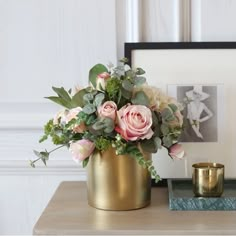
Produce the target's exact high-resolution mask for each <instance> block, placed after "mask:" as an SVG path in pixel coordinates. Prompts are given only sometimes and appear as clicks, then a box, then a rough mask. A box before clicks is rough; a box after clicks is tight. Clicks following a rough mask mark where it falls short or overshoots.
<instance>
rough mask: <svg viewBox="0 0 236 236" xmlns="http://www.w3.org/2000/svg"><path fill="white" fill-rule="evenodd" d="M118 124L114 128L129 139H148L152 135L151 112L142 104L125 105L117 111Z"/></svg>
mask: <svg viewBox="0 0 236 236" xmlns="http://www.w3.org/2000/svg"><path fill="white" fill-rule="evenodd" d="M117 117H118V126H117V127H116V128H115V130H116V131H117V132H118V133H120V134H121V136H122V137H123V138H124V139H126V140H130V141H135V140H139V139H150V138H151V137H152V135H153V131H152V129H151V126H152V113H151V111H150V109H149V108H147V107H146V106H143V105H129V104H128V105H126V106H123V107H122V108H121V109H120V110H119V111H117Z"/></svg>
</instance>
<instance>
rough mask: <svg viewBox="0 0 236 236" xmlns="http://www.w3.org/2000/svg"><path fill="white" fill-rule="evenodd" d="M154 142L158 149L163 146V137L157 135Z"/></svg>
mask: <svg viewBox="0 0 236 236" xmlns="http://www.w3.org/2000/svg"><path fill="white" fill-rule="evenodd" d="M154 142H155V144H156V145H157V148H158V149H161V148H162V142H161V139H160V138H159V137H155V138H154Z"/></svg>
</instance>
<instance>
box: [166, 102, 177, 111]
mask: <svg viewBox="0 0 236 236" xmlns="http://www.w3.org/2000/svg"><path fill="white" fill-rule="evenodd" d="M168 106H169V107H170V108H171V110H172V111H173V112H176V111H177V110H178V107H177V106H176V105H175V104H173V103H171V104H169V105H168Z"/></svg>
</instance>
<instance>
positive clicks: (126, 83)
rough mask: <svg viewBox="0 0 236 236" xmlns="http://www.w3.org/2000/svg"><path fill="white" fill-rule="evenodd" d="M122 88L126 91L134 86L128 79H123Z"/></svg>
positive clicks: (130, 90)
mask: <svg viewBox="0 0 236 236" xmlns="http://www.w3.org/2000/svg"><path fill="white" fill-rule="evenodd" d="M122 88H123V89H125V90H126V91H129V92H132V91H133V88H134V86H133V85H132V84H131V82H130V81H129V80H124V81H123V82H122Z"/></svg>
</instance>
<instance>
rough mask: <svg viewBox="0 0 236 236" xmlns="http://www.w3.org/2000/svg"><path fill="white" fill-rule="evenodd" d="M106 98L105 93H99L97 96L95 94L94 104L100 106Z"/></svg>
mask: <svg viewBox="0 0 236 236" xmlns="http://www.w3.org/2000/svg"><path fill="white" fill-rule="evenodd" d="M104 98H105V95H104V94H103V93H98V94H97V95H96V96H95V99H94V105H95V106H96V107H99V106H101V105H102V102H103V100H104Z"/></svg>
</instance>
